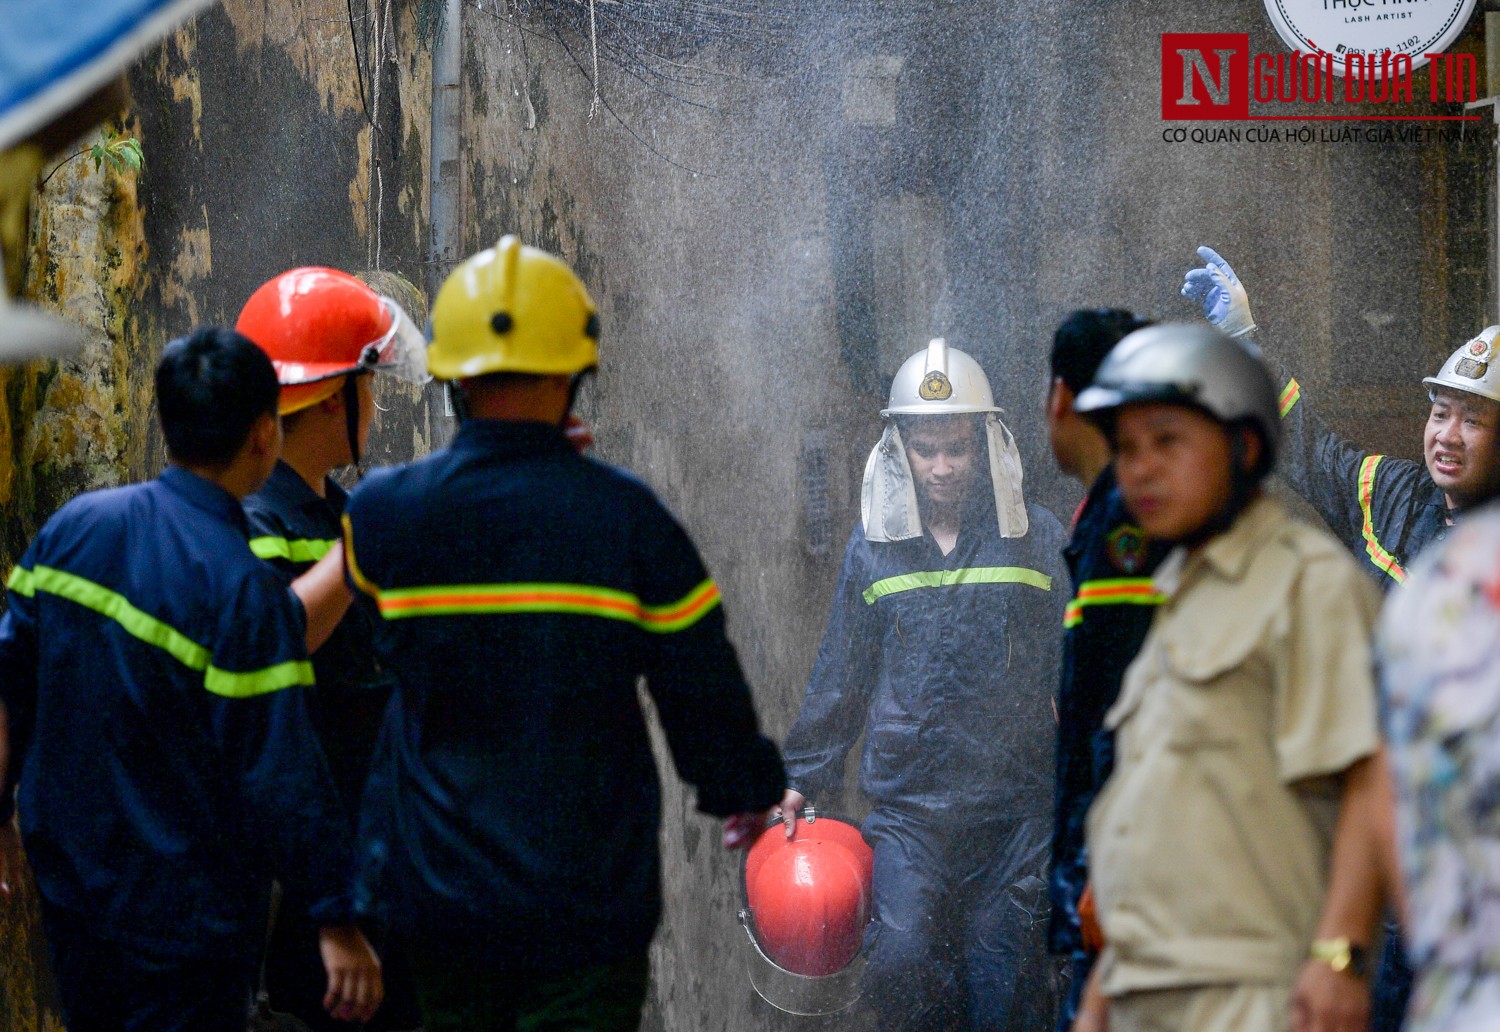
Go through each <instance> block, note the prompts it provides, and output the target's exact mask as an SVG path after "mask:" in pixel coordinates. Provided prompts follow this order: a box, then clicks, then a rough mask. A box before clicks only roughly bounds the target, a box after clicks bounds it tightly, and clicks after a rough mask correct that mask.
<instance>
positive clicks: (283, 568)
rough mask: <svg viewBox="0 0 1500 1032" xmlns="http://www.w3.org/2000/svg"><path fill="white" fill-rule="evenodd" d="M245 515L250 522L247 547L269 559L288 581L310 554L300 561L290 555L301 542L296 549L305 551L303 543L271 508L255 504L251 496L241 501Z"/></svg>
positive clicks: (300, 571) (305, 565)
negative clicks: (248, 545)
mask: <svg viewBox="0 0 1500 1032" xmlns="http://www.w3.org/2000/svg"><path fill="white" fill-rule="evenodd" d="M245 519H246V521H247V522H248V523H249V524H250V551H252V552H254V553H255V554H256V555H257V556H259V557H260V558H261V559H264V560H265V561H266V562H267V563H269V564H270V565H271V567H272V568H273V569H274V570H276V572H277V573H279V574H281V576H282V579H283V580H285V581H286V582H287V583H291V582H292V581H293V580H295V579H296V578H297V577H298V576H299V575H300V574H301V573H302V572H303V571H305V570H306V569H307V567H308V565H309V561H310V558H311V557H310V556H308V557H307V558H306V559H304V561H301V562H298V561H294V559H293V552H294V550H299V546H302V547H301V549H300V551H305V550H306V548H305V546H306V543H305V542H299V541H297V540H296V539H295V535H292V534H290V533H289V531H288V530H287V527H286V524H285V523H284V522H283V521H282V520H281V518H280V517H279V516H277V514H276V513H275V512H273V511H271V510H270V509H268V508H266V507H264V506H261V505H256V504H255V502H254V499H253V497H252V498H251V499H247V500H246V502H245Z"/></svg>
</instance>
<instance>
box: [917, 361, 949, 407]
mask: <svg viewBox="0 0 1500 1032" xmlns="http://www.w3.org/2000/svg"><path fill="white" fill-rule="evenodd" d="M917 396H918V397H920V398H921V399H922V400H923V401H947V400H948V399H949V398H951V397H953V384H951V383H949V382H948V377H947V376H946V375H944V374H943V371H942V370H941V369H934V370H933V371H932V372H930V373H928V374H927V375H926V376H924V377H922V386H921V387H918V388H917Z"/></svg>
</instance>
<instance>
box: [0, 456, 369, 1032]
mask: <svg viewBox="0 0 1500 1032" xmlns="http://www.w3.org/2000/svg"><path fill="white" fill-rule="evenodd" d="M247 531H248V528H247V525H246V522H245V516H244V513H243V511H242V510H241V508H240V503H239V501H238V500H236V499H235V498H234V497H233V496H232V495H230V494H229V493H228V492H226V491H224V490H223V489H221V488H220V487H218V486H216V485H214V484H211V483H209V482H208V481H206V480H203V479H201V478H200V477H197V476H195V475H193V474H192V473H189V472H187V471H186V470H183V469H181V468H178V467H175V466H174V467H170V468H168V469H167V470H166V472H164V473H163V474H162V475H161V477H160V478H158V479H156V480H154V481H151V482H149V483H146V484H140V485H136V486H132V487H125V488H119V489H116V490H110V491H99V492H94V493H92V494H87V495H83V496H81V497H79V498H76V499H74V500H73V501H72V502H70V503H68V505H66V506H64V507H63V509H62V510H61V511H59V512H58V513H57V514H56V515H55V516H54V517H53V518H52V519H51V520H49V521H48V522H47V525H46V526H45V527H43V528H42V530H41V532H40V533H39V534H37V536H36V539H35V540H34V541H33V542H32V543H31V547H30V548H28V549H27V551H26V554H25V555H24V556H22V558H21V561H20V563H19V564H18V565H17V566H16V568H15V570H14V571H13V572H12V574H11V577H10V581H9V588H10V609H9V611H8V612H7V613H6V614H5V617H4V619H3V621H0V693H3V697H4V701H5V705H6V708H7V710H8V712H9V714H10V720H11V725H10V727H11V740H12V755H13V756H16V757H18V758H19V763H17V764H15V765H14V766H13V767H12V770H11V776H12V777H13V778H14V777H15V776H17V774H18V775H19V779H20V795H19V801H18V807H19V810H20V814H21V830H22V833H23V835H24V837H25V841H26V849H27V854H28V856H29V858H30V861H31V866H32V869H33V871H34V872H35V875H36V880H37V886H38V889H39V891H40V894H41V899H42V917H43V922H44V924H45V927H46V930H47V935H48V940H49V944H50V947H51V950H52V956H53V966H54V971H55V974H56V977H57V984H58V990H59V995H60V997H61V999H62V1002H63V1006H64V1008H65V1010H66V1011H67V1012H68V1016H69V1023H70V1027H83V1028H88V1027H99V1025H100V1024H101V1023H105V1022H110V1021H113V1022H116V1023H117V1022H118V1021H119V1020H120V1015H122V1014H129V1015H132V1016H133V1018H134V1019H135V1020H139V1021H143V1022H145V1023H146V1025H148V1026H149V1027H151V1028H153V1029H179V1028H180V1029H184V1030H186V1029H192V1030H195V1032H196V1030H203V1029H229V1028H233V1027H236V1025H237V1027H239V1028H241V1029H242V1028H244V1023H245V1014H246V1009H247V1007H248V1004H249V991H250V983H251V977H252V973H253V969H254V962H255V955H256V953H257V951H258V949H259V947H260V945H261V941H262V937H263V935H264V929H265V914H266V911H265V903H266V899H265V889H266V886H267V885H268V884H269V882H270V880H271V878H272V877H276V878H279V879H281V880H282V881H283V882H284V883H286V884H288V885H292V886H296V887H297V889H298V891H299V893H300V896H301V898H302V900H303V901H304V906H305V907H306V910H307V916H308V918H309V920H311V921H313V922H314V923H316V924H342V923H346V922H347V921H348V920H349V919H350V904H349V899H348V893H347V876H348V872H349V864H350V855H349V835H347V834H346V833H345V832H344V825H343V822H342V817H341V814H340V812H339V804H338V798H337V795H336V794H335V790H334V787H333V782H332V779H331V778H330V777H329V774H328V770H327V766H326V764H325V762H324V759H323V754H322V750H321V749H320V748H319V747H318V743H317V738H316V736H315V734H314V732H313V728H312V725H311V723H310V722H309V720H308V717H307V711H306V707H305V704H304V700H303V698H302V696H301V692H302V690H303V687H302V686H307V685H311V684H312V683H313V668H312V666H311V664H310V663H309V662H308V660H307V654H306V650H305V643H304V636H305V633H306V629H305V617H304V614H303V610H302V606H301V603H300V602H298V601H297V599H296V598H295V596H293V595H292V594H291V592H290V591H288V590H287V587H286V585H285V583H284V582H283V581H282V579H281V578H280V577H279V576H277V575H276V573H275V572H274V571H272V570H271V569H269V568H268V567H267V566H266V565H265V564H264V563H262V562H261V561H260V560H259V559H257V558H255V556H254V555H253V554H252V553H251V552H250V549H249V548H248V546H247V543H246V542H247V538H248V533H247ZM4 798H5V799H6V800H9V798H10V794H9V792H7V793H6V794H5V796H4ZM6 806H7V808H8V803H7V804H6ZM131 1027H135V1026H134V1025H132V1026H131Z"/></svg>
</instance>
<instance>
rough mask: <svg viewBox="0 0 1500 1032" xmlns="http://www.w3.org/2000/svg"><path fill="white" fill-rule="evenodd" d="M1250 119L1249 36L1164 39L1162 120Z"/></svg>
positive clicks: (1181, 35) (1186, 34) (1190, 34)
mask: <svg viewBox="0 0 1500 1032" xmlns="http://www.w3.org/2000/svg"><path fill="white" fill-rule="evenodd" d="M1249 116H1250V36H1249V34H1248V33H1232V32H1164V33H1162V37H1161V117H1162V118H1164V119H1182V118H1204V119H1212V118H1217V119H1242V118H1248V117H1249Z"/></svg>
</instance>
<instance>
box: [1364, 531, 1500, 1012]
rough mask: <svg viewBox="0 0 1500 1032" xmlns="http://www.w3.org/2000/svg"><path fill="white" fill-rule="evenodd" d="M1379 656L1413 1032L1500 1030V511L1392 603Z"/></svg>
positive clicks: (1437, 551)
mask: <svg viewBox="0 0 1500 1032" xmlns="http://www.w3.org/2000/svg"><path fill="white" fill-rule="evenodd" d="M1379 651H1380V656H1381V659H1382V666H1383V673H1382V681H1383V684H1384V690H1385V723H1386V730H1387V734H1388V736H1389V739H1390V743H1391V756H1392V762H1393V766H1394V768H1395V773H1396V784H1397V827H1398V834H1399V836H1400V846H1401V863H1402V868H1403V874H1404V877H1405V880H1406V885H1407V896H1408V910H1409V915H1410V917H1409V926H1408V928H1407V933H1408V935H1407V942H1408V949H1409V951H1410V953H1411V958H1412V961H1413V963H1414V965H1415V966H1416V968H1417V988H1416V991H1415V993H1414V994H1413V997H1412V1003H1411V1008H1410V1012H1409V1015H1408V1026H1407V1028H1408V1030H1409V1032H1478V1030H1481V1029H1483V1030H1487V1032H1493V1030H1496V1029H1500V510H1492V511H1489V512H1486V513H1482V514H1476V515H1475V516H1473V517H1471V518H1469V519H1467V520H1465V521H1464V522H1463V523H1462V524H1461V525H1460V526H1459V527H1457V528H1455V530H1454V531H1453V533H1452V534H1451V535H1450V537H1449V538H1448V540H1446V541H1445V542H1443V543H1442V544H1440V545H1437V546H1434V548H1433V549H1432V550H1431V551H1430V552H1428V553H1427V554H1426V555H1425V556H1424V557H1423V559H1422V560H1421V561H1420V562H1419V563H1418V564H1417V567H1416V569H1415V570H1414V571H1413V576H1412V577H1411V578H1410V580H1409V581H1408V583H1407V585H1406V587H1405V588H1400V589H1397V590H1396V591H1394V592H1392V594H1391V595H1390V597H1389V599H1388V600H1387V603H1386V608H1385V613H1384V616H1383V617H1382V621H1381V629H1380V635H1379Z"/></svg>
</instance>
